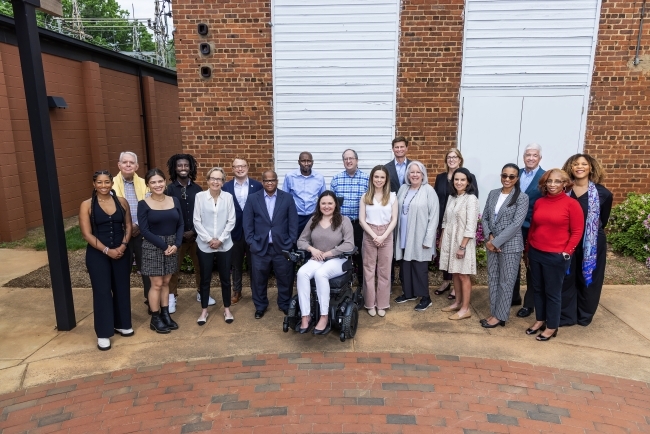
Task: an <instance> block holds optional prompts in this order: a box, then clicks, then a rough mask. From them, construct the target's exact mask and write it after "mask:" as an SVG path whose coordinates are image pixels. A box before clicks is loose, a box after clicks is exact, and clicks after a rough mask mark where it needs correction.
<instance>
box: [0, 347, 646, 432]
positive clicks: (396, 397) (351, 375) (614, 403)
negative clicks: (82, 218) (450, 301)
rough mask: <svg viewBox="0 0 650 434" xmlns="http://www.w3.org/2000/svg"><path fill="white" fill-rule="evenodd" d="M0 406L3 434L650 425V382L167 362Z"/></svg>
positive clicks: (231, 360)
mask: <svg viewBox="0 0 650 434" xmlns="http://www.w3.org/2000/svg"><path fill="white" fill-rule="evenodd" d="M215 345H218V343H217V342H215ZM567 357H570V356H569V355H567ZM0 408H1V409H2V412H1V413H0V432H1V433H2V434H10V433H19V432H29V433H46V432H57V433H58V432H61V433H96V432H98V433H130V432H149V433H161V432H170V433H191V432H203V431H210V432H228V433H233V434H234V433H264V434H272V433H312V432H313V433H326V432H332V433H340V432H350V433H361V432H373V433H379V432H386V433H438V432H440V433H443V432H444V433H463V434H478V433H522V434H523V433H525V434H530V433H635V432H644V433H650V385H649V384H648V383H643V382H639V381H631V380H625V379H622V378H615V377H607V376H603V375H595V374H586V373H581V372H575V371H563V370H559V369H553V368H545V367H541V366H533V365H528V364H523V363H516V362H507V361H497V360H487V359H475V358H465V357H460V358H459V357H456V356H444V355H438V356H435V355H419V354H415V355H414V354H389V353H381V354H377V353H373V354H366V353H302V354H300V353H292V354H279V355H278V354H265V355H258V356H244V357H227V358H223V359H213V360H202V361H193V362H187V363H183V362H181V363H169V364H166V365H162V366H150V367H143V368H139V369H130V370H123V371H117V372H113V373H109V374H102V375H96V376H93V377H88V378H82V379H77V380H70V381H65V382H60V383H57V384H48V385H43V386H40V387H35V388H31V389H27V390H20V391H18V392H14V393H11V394H8V395H3V396H0Z"/></svg>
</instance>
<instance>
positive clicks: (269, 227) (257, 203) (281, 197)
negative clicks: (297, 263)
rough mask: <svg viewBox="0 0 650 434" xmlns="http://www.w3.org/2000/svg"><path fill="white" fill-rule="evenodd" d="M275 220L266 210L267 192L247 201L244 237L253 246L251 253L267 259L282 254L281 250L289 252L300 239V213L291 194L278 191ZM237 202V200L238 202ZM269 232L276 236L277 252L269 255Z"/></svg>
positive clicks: (259, 192) (274, 212) (250, 197)
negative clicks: (265, 256) (269, 256)
mask: <svg viewBox="0 0 650 434" xmlns="http://www.w3.org/2000/svg"><path fill="white" fill-rule="evenodd" d="M276 191H277V192H278V197H277V198H276V199H275V208H274V210H273V218H271V217H269V212H268V211H267V210H266V202H265V199H264V195H265V194H266V192H265V191H264V190H262V191H258V192H257V193H253V194H252V195H250V196H249V197H248V199H247V200H246V207H245V209H244V220H243V227H244V237H246V243H248V244H249V245H250V248H251V253H254V254H256V255H260V256H264V255H266V254H267V253H270V254H282V250H290V249H291V247H293V245H294V244H295V242H296V241H297V240H298V211H296V203H295V202H294V200H293V196H292V195H291V194H290V193H286V192H284V191H282V190H280V189H278V190H276ZM235 202H236V201H235ZM269 231H271V236H272V237H273V248H274V250H275V251H274V252H269V251H268V247H269Z"/></svg>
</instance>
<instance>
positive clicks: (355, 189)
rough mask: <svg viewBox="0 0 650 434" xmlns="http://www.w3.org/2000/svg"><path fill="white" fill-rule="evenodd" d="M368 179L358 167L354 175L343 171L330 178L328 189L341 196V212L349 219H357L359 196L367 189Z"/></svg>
mask: <svg viewBox="0 0 650 434" xmlns="http://www.w3.org/2000/svg"><path fill="white" fill-rule="evenodd" d="M368 179H369V178H368V174H366V173H364V172H362V171H361V170H359V169H357V171H356V172H354V176H350V175H348V172H346V171H343V172H341V173H339V174H338V175H335V176H334V178H332V182H331V183H330V190H332V191H333V192H334V194H336V196H337V197H342V198H343V205H342V206H341V214H343V215H344V216H346V217H347V218H349V219H350V220H358V219H359V201H360V200H361V196H363V194H364V193H365V192H366V190H368Z"/></svg>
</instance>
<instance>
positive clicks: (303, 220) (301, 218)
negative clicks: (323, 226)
mask: <svg viewBox="0 0 650 434" xmlns="http://www.w3.org/2000/svg"><path fill="white" fill-rule="evenodd" d="M311 216H312V215H311V214H308V215H298V238H300V235H302V231H303V229H305V226H307V222H308V221H309V219H310V218H311Z"/></svg>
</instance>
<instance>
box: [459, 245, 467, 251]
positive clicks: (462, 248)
mask: <svg viewBox="0 0 650 434" xmlns="http://www.w3.org/2000/svg"><path fill="white" fill-rule="evenodd" d="M458 249H459V250H465V249H467V247H463V246H458Z"/></svg>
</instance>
